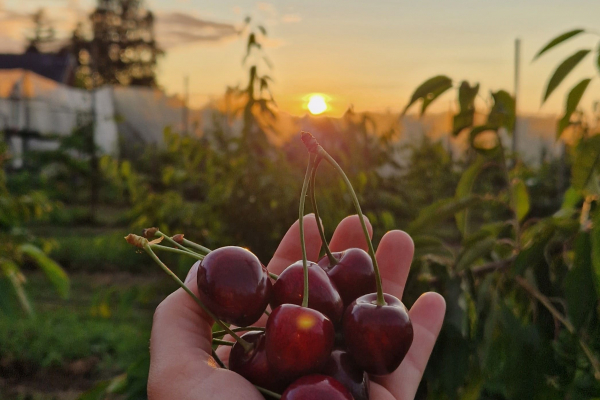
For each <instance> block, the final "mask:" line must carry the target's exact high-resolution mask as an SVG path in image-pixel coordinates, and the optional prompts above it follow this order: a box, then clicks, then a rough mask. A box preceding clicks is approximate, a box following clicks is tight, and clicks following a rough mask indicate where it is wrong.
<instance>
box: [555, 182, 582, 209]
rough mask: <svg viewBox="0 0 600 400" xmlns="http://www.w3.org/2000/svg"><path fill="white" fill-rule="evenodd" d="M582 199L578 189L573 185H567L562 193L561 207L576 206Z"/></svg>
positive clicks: (569, 207)
mask: <svg viewBox="0 0 600 400" xmlns="http://www.w3.org/2000/svg"><path fill="white" fill-rule="evenodd" d="M582 200H583V196H582V195H581V193H580V191H579V190H576V189H575V188H574V187H573V186H571V187H569V188H568V189H567V191H566V192H565V194H564V197H563V202H562V205H561V207H560V208H561V209H571V208H575V207H577V205H578V204H579V203H580V202H581V201H582Z"/></svg>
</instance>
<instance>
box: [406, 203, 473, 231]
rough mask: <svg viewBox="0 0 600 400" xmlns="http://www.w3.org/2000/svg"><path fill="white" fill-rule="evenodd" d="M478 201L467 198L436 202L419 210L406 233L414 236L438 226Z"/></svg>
mask: <svg viewBox="0 0 600 400" xmlns="http://www.w3.org/2000/svg"><path fill="white" fill-rule="evenodd" d="M478 201H479V198H478V197H477V196H467V197H463V198H461V199H456V198H454V197H451V198H449V199H443V200H438V201H436V202H435V203H433V204H432V205H430V206H428V207H425V208H424V209H423V210H421V212H420V213H419V215H418V216H417V218H416V219H415V220H414V221H413V222H411V223H410V225H409V226H408V228H407V231H408V232H409V233H411V234H415V233H417V232H421V231H422V230H424V229H425V228H428V227H430V226H431V225H436V224H440V223H441V222H442V221H444V220H445V219H447V218H450V217H452V216H454V214H456V213H457V212H459V211H461V210H464V209H465V208H467V207H470V206H472V205H473V204H475V203H477V202H478Z"/></svg>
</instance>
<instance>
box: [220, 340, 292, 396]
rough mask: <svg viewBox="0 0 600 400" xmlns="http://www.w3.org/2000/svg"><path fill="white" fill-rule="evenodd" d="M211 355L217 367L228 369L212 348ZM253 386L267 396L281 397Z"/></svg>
mask: <svg viewBox="0 0 600 400" xmlns="http://www.w3.org/2000/svg"><path fill="white" fill-rule="evenodd" d="M212 357H213V358H214V359H215V361H216V362H217V364H218V365H219V367H221V368H223V369H229V368H227V366H226V365H225V363H223V361H221V359H220V358H219V356H218V355H217V352H216V351H215V350H214V349H213V351H212ZM254 387H255V388H256V390H258V391H259V392H261V393H264V394H266V395H267V396H271V397H273V398H276V399H280V398H281V395H280V394H278V393H275V392H271V391H270V390H267V389H265V388H262V387H260V386H256V385H254Z"/></svg>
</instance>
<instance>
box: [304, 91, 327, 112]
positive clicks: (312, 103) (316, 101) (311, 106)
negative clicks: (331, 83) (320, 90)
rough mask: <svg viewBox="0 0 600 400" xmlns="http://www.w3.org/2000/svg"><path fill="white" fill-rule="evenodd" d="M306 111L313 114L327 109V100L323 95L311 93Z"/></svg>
mask: <svg viewBox="0 0 600 400" xmlns="http://www.w3.org/2000/svg"><path fill="white" fill-rule="evenodd" d="M307 107H308V111H310V113H311V114H313V115H319V114H322V113H324V112H325V111H326V110H327V102H326V101H325V97H323V95H320V94H313V95H311V96H310V98H309V99H308V105H307Z"/></svg>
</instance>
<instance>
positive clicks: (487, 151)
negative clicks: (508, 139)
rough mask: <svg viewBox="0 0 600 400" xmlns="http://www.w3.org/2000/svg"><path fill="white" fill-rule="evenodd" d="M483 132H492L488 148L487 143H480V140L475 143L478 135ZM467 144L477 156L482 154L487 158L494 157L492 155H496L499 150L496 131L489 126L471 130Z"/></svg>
mask: <svg viewBox="0 0 600 400" xmlns="http://www.w3.org/2000/svg"><path fill="white" fill-rule="evenodd" d="M485 132H494V135H493V145H492V146H489V143H481V140H480V141H479V142H478V141H477V139H478V137H479V135H481V134H483V133H485ZM479 139H481V138H479ZM469 144H470V145H471V147H472V148H473V149H474V150H476V151H477V152H478V153H479V154H482V155H484V156H487V157H491V156H492V155H494V153H496V152H497V151H498V149H499V148H500V142H499V139H498V135H497V133H496V129H495V128H494V127H492V126H489V125H480V126H476V127H474V128H473V129H471V132H469ZM482 144H486V145H487V146H482Z"/></svg>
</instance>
